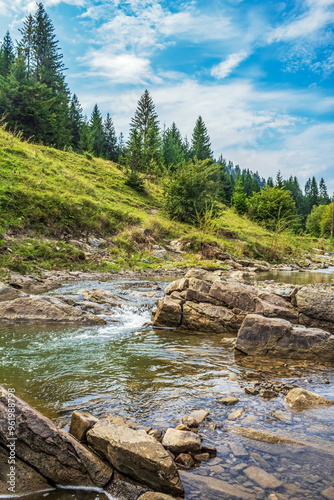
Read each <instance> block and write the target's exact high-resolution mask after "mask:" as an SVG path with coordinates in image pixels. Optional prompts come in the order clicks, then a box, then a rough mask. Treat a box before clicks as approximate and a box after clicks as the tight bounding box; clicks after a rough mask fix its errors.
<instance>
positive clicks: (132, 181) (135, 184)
mask: <svg viewBox="0 0 334 500" xmlns="http://www.w3.org/2000/svg"><path fill="white" fill-rule="evenodd" d="M124 183H125V185H126V186H130V187H131V188H132V189H134V190H135V191H138V192H139V193H144V192H145V185H144V181H143V179H142V178H141V177H140V174H139V173H138V172H136V171H135V170H130V172H129V173H128V175H127V177H126V179H125V181H124Z"/></svg>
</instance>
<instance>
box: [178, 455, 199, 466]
mask: <svg viewBox="0 0 334 500" xmlns="http://www.w3.org/2000/svg"><path fill="white" fill-rule="evenodd" d="M175 462H176V463H177V464H180V465H182V466H183V467H184V468H185V469H191V468H192V467H193V466H194V464H195V462H194V459H193V457H192V456H191V455H190V453H180V455H179V456H177V457H176V459H175Z"/></svg>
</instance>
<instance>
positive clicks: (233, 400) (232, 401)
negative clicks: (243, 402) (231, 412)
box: [219, 396, 239, 406]
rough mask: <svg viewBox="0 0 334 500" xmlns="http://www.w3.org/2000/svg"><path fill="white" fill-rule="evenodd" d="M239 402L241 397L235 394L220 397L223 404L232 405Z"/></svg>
mask: <svg viewBox="0 0 334 500" xmlns="http://www.w3.org/2000/svg"><path fill="white" fill-rule="evenodd" d="M238 402H239V399H238V398H236V397H234V396H226V397H225V398H220V400H219V403H223V405H227V406H231V405H235V404H236V403H238Z"/></svg>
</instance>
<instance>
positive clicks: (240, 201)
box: [232, 175, 248, 215]
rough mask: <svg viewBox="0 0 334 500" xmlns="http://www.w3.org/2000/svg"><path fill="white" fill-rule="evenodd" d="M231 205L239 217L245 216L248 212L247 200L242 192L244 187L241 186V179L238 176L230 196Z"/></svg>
mask: <svg viewBox="0 0 334 500" xmlns="http://www.w3.org/2000/svg"><path fill="white" fill-rule="evenodd" d="M232 204H233V206H234V208H235V210H236V212H237V213H238V214H240V215H243V214H245V213H246V212H247V210H248V200H247V196H246V193H245V191H244V187H243V185H242V178H241V176H240V175H238V177H237V179H236V183H235V189H234V193H233V196H232Z"/></svg>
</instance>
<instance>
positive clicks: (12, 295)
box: [0, 282, 26, 302]
mask: <svg viewBox="0 0 334 500" xmlns="http://www.w3.org/2000/svg"><path fill="white" fill-rule="evenodd" d="M24 296H26V294H25V293H23V292H21V291H20V290H18V289H17V288H13V287H11V286H6V285H4V284H3V283H1V282H0V302H4V301H7V300H14V299H17V298H18V297H24Z"/></svg>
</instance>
